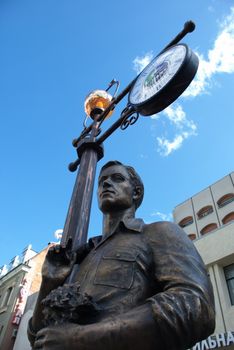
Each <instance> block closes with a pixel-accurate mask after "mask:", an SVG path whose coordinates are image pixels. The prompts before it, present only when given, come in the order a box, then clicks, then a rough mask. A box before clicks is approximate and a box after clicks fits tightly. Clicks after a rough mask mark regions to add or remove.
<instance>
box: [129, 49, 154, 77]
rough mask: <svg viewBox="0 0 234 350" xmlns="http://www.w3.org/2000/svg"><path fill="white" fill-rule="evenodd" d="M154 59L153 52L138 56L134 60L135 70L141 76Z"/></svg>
mask: <svg viewBox="0 0 234 350" xmlns="http://www.w3.org/2000/svg"><path fill="white" fill-rule="evenodd" d="M152 59H153V52H152V51H150V52H147V53H146V54H145V55H144V56H137V57H136V58H135V59H134V60H133V69H134V70H135V71H136V72H137V74H139V73H140V72H141V71H142V70H143V69H144V68H145V67H146V66H147V65H148V64H149V63H150V61H152Z"/></svg>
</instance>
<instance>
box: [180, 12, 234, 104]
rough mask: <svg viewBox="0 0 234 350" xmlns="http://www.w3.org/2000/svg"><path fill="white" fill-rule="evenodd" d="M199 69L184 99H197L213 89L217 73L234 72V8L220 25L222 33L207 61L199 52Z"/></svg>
mask: <svg viewBox="0 0 234 350" xmlns="http://www.w3.org/2000/svg"><path fill="white" fill-rule="evenodd" d="M197 55H198V57H199V67H198V71H197V75H196V77H195V79H194V80H193V82H192V83H191V84H190V86H189V88H188V89H187V90H185V92H184V93H183V97H188V96H192V97H195V96H197V95H199V94H201V93H204V92H206V91H207V88H210V87H211V78H212V77H213V76H214V75H215V74H217V73H229V74H230V73H233V72H234V7H232V8H231V11H230V15H229V16H227V17H226V18H225V19H224V21H223V22H222V23H221V25H220V32H219V34H218V35H217V38H216V39H215V42H214V45H213V48H212V49H211V50H209V51H208V54H207V59H205V58H204V56H203V55H202V54H199V53H198V52H197Z"/></svg>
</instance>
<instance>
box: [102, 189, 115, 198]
mask: <svg viewBox="0 0 234 350" xmlns="http://www.w3.org/2000/svg"><path fill="white" fill-rule="evenodd" d="M105 194H115V192H114V191H111V190H104V191H102V193H101V197H102V196H104V195H105Z"/></svg>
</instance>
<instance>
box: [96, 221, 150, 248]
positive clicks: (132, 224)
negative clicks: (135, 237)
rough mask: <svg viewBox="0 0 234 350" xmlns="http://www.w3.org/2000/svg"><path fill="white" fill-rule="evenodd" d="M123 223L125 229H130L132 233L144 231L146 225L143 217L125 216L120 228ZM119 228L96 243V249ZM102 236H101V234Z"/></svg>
mask: <svg viewBox="0 0 234 350" xmlns="http://www.w3.org/2000/svg"><path fill="white" fill-rule="evenodd" d="M121 225H123V226H124V228H125V229H127V230H128V232H131V233H142V231H143V226H144V221H143V220H142V219H135V218H125V219H123V220H122V221H120V223H119V229H121ZM117 231H118V229H117V230H116V231H114V232H112V233H111V234H110V235H109V236H107V237H106V238H104V239H102V240H101V241H99V242H97V244H96V245H95V248H94V249H95V250H96V249H97V248H98V247H99V246H100V245H102V244H103V243H104V242H106V241H107V240H109V239H110V237H112V236H113V235H115V234H116V233H117ZM99 237H101V236H99Z"/></svg>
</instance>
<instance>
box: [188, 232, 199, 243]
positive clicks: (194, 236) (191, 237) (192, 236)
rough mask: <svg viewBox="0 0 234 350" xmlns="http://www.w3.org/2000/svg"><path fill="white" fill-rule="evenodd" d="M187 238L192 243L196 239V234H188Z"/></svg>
mask: <svg viewBox="0 0 234 350" xmlns="http://www.w3.org/2000/svg"><path fill="white" fill-rule="evenodd" d="M188 238H190V239H191V241H194V239H196V238H197V236H196V234H195V233H190V234H189V235H188Z"/></svg>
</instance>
